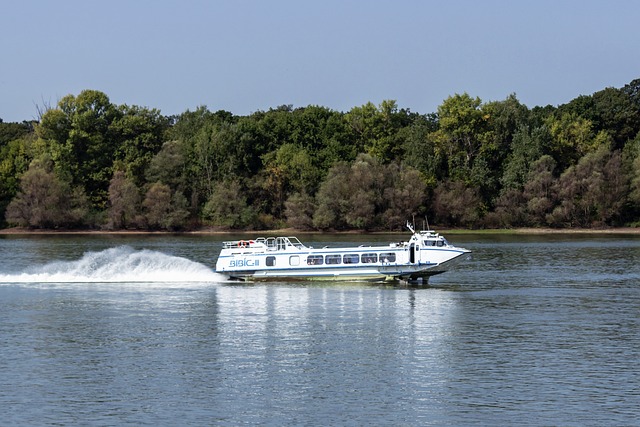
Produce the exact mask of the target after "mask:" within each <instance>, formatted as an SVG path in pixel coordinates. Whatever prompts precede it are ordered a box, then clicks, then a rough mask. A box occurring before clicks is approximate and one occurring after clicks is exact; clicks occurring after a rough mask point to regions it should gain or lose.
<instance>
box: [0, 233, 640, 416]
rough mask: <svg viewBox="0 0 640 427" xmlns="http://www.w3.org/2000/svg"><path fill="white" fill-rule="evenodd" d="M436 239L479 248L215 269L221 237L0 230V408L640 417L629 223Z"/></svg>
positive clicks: (637, 272) (639, 304)
mask: <svg viewBox="0 0 640 427" xmlns="http://www.w3.org/2000/svg"><path fill="white" fill-rule="evenodd" d="M225 237H226V236H225ZM402 237H406V236H402ZM448 237H449V239H450V240H451V241H453V242H455V243H456V244H459V245H460V246H465V247H467V248H469V249H472V250H473V251H474V253H473V258H472V259H471V260H469V261H467V262H465V263H463V264H461V265H460V266H459V267H457V268H456V270H455V271H451V272H448V273H445V274H443V275H440V276H436V277H434V278H432V279H431V282H430V284H429V286H423V287H418V288H414V287H401V286H400V287H392V286H382V287H381V286H372V285H367V284H359V283H340V282H336V283H270V284H237V283H230V282H226V281H225V280H224V277H222V276H220V275H217V274H215V273H213V272H212V271H211V267H212V266H213V265H214V264H215V258H216V256H217V253H218V251H219V248H220V241H221V240H222V239H223V237H203V236H184V237H180V236H153V237H141V236H137V237H124V236H121V237H108V236H92V237H78V236H56V237H46V236H39V237H0V253H1V254H2V257H1V259H0V407H1V408H2V416H1V419H2V423H1V424H3V425H40V426H51V425H136V426H138V425H229V426H232V425H233V426H235V425H274V426H276V425H277V426H280V425H353V426H357V425H438V426H440V425H467V426H468V425H532V426H534V425H535V426H538V425H565V426H570V425H575V426H585V425H594V426H603V425H612V426H620V425H640V369H638V366H637V365H638V361H639V360H640V319H639V315H640V237H624V236H599V235H597V234H594V235H587V236H583V235H581V236H499V235H462V236H448ZM399 238H400V236H392V237H390V236H373V237H371V236H369V237H363V236H308V237H305V238H303V239H302V240H304V241H307V242H309V241H311V242H312V243H313V242H316V243H317V244H319V242H321V243H322V244H323V245H325V244H337V245H343V244H345V243H346V242H347V241H351V242H359V244H360V243H365V242H367V241H370V240H371V239H376V240H387V239H391V240H393V241H395V240H398V239H399Z"/></svg>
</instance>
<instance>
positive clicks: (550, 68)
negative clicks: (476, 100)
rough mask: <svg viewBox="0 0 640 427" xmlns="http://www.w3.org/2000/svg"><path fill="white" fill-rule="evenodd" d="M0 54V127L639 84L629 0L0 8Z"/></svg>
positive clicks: (130, 1) (543, 94)
mask: <svg viewBox="0 0 640 427" xmlns="http://www.w3.org/2000/svg"><path fill="white" fill-rule="evenodd" d="M0 57H1V58H2V60H1V61H0V118H2V119H3V120H4V121H5V122H12V121H22V120H30V119H33V118H35V117H36V116H37V108H36V106H44V105H51V106H55V105H56V103H57V101H58V100H59V99H60V98H61V97H63V96H65V95H67V94H74V95H77V94H78V93H80V91H82V90H84V89H96V90H100V91H103V92H105V93H106V94H107V95H108V96H109V98H110V100H111V102H113V103H115V104H128V105H139V106H145V107H149V108H158V109H160V110H161V112H162V113H163V114H166V115H170V114H179V113H182V112H184V111H186V110H193V109H195V108H197V107H198V106H200V105H206V106H207V107H208V108H209V109H210V110H212V111H216V110H219V109H223V110H227V111H230V112H232V113H234V114H236V115H247V114H250V113H252V112H255V111H258V110H268V109H269V108H272V107H273V108H275V107H277V106H279V105H283V104H292V105H293V106H294V107H303V106H307V105H310V104H312V105H321V106H325V107H329V108H331V109H334V110H338V111H348V110H350V109H351V108H352V107H355V106H360V105H363V104H365V103H366V102H368V101H371V102H373V103H374V104H376V105H377V104H380V102H381V101H383V100H385V99H394V100H396V101H397V102H398V106H399V107H401V108H409V109H411V111H414V112H418V113H424V114H426V113H431V112H435V111H436V110H437V108H438V105H440V104H441V103H442V101H443V100H444V99H445V98H446V97H448V96H450V95H453V94H455V93H463V92H467V93H469V94H470V95H471V96H474V97H475V96H478V97H480V99H482V101H484V102H487V101H498V100H503V99H505V98H506V97H507V96H508V95H509V94H511V93H515V94H516V96H517V97H518V99H519V100H520V101H521V102H523V103H524V104H526V105H527V106H529V107H533V106H536V105H547V104H552V105H558V104H562V103H565V102H568V101H570V100H571V99H573V98H575V97H577V96H579V95H590V94H592V93H594V92H596V91H598V90H601V89H604V88H605V87H622V86H624V85H625V84H627V83H629V82H630V81H631V80H633V79H636V78H640V1H636V0H607V1H605V0H602V1H593V0H535V1H525V0H475V1H474V0H468V1H462V0H460V1H455V0H438V1H431V0H422V1H420V0H393V1H392V0H387V1H379V0H318V1H310V0H227V1H222V0H208V1H207V0H179V1H178V0H175V1H174V0H154V1H151V0H149V1H144V0H108V1H94V0H57V1H54V0H21V1H6V2H3V4H2V6H0Z"/></svg>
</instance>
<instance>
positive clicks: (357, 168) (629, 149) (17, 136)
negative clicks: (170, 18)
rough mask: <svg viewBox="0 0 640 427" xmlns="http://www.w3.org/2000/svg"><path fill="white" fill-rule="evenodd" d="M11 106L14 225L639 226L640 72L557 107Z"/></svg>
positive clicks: (7, 212) (91, 98)
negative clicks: (422, 110) (23, 109)
mask: <svg viewBox="0 0 640 427" xmlns="http://www.w3.org/2000/svg"><path fill="white" fill-rule="evenodd" d="M38 110H39V117H38V120H33V121H24V122H22V123H4V122H2V120H0V162H1V163H0V218H1V219H0V226H1V227H12V226H19V227H27V228H47V229H62V228H64V229H69V228H73V229H105V230H121V229H142V230H192V229H197V228H201V227H215V228H219V229H247V230H248V229H275V228H283V227H293V228H296V229H301V230H347V229H359V230H398V229H400V228H402V226H403V224H404V223H405V222H406V220H408V219H411V218H416V219H421V218H425V217H428V219H429V221H430V222H431V224H436V225H438V226H446V227H465V228H509V227H523V226H527V227H559V228H560V227H611V226H632V227H637V226H640V79H637V80H634V81H632V82H631V83H629V84H627V85H625V86H624V87H622V88H605V89H603V90H601V91H599V92H596V93H594V94H592V95H583V96H579V97H577V98H575V99H574V100H572V101H571V102H569V103H567V104H563V105H560V106H557V107H554V106H545V107H534V108H528V107H527V106H525V105H523V104H522V103H521V102H519V101H518V99H517V97H516V96H515V95H511V96H509V97H507V98H506V99H505V100H503V101H491V102H486V103H484V102H482V100H480V99H479V98H477V97H476V98H474V97H472V96H470V95H469V94H466V93H464V94H461V95H460V94H456V95H453V96H450V97H448V98H447V99H445V100H444V101H443V102H442V104H441V105H440V106H439V107H438V109H437V112H434V113H430V114H419V113H415V112H412V111H410V110H409V109H403V108H400V107H399V106H398V105H397V103H396V102H395V101H390V100H388V101H383V102H382V103H381V104H380V105H378V106H376V105H374V104H372V103H368V104H366V105H362V106H359V107H354V108H352V109H351V110H350V111H348V112H346V113H345V112H338V111H333V110H331V109H328V108H324V107H321V106H308V107H302V108H292V107H291V106H287V105H283V106H280V107H277V108H273V109H270V110H269V111H258V112H255V113H253V114H251V115H248V116H235V115H233V114H232V113H230V112H227V111H216V112H212V111H209V110H208V109H207V108H206V107H200V108H198V109H196V110H195V111H186V112H184V113H182V114H180V115H178V116H169V117H167V116H163V115H162V114H161V113H160V111H158V110H157V109H150V108H146V107H139V106H128V105H115V104H112V103H111V102H110V100H109V97H108V96H107V95H106V94H105V93H102V92H99V91H95V90H85V91H83V92H81V93H80V94H78V95H77V96H74V95H67V96H65V97H64V98H62V99H61V100H60V101H59V102H58V104H57V106H56V107H55V108H39V109H38Z"/></svg>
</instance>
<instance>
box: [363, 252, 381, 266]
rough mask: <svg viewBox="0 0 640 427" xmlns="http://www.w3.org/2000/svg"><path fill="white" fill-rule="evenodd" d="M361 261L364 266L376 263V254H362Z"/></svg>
mask: <svg viewBox="0 0 640 427" xmlns="http://www.w3.org/2000/svg"><path fill="white" fill-rule="evenodd" d="M361 261H362V262H363V263H364V264H370V263H373V262H378V254H362V258H361Z"/></svg>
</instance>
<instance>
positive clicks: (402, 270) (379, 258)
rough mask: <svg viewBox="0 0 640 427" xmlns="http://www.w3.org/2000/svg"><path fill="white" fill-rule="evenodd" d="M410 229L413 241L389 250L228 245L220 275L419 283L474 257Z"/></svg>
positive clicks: (291, 243)
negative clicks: (469, 256) (469, 257)
mask: <svg viewBox="0 0 640 427" xmlns="http://www.w3.org/2000/svg"><path fill="white" fill-rule="evenodd" d="M407 228H409V230H410V231H411V233H412V235H411V238H410V239H409V240H408V241H405V242H399V243H390V244H388V245H383V246H365V245H361V246H357V247H345V248H328V247H324V248H319V249H316V248H313V247H311V246H305V245H304V244H302V243H301V242H300V240H298V239H297V238H296V237H268V238H264V237H259V238H257V239H255V240H234V241H226V242H223V247H222V250H221V252H220V256H219V257H218V261H217V262H216V272H217V273H220V274H224V275H226V276H228V277H229V278H231V279H238V280H307V279H313V280H317V279H330V280H331V279H332V280H367V281H418V280H426V279H427V278H428V277H429V276H433V275H435V274H440V273H444V272H445V271H447V270H448V269H449V268H451V267H452V266H453V265H455V264H457V263H458V262H460V261H462V260H464V259H466V258H467V257H468V255H469V254H470V253H471V251H469V250H468V249H464V248H459V247H456V246H453V245H451V244H450V243H449V242H448V241H447V239H445V238H444V236H442V235H440V234H439V233H436V232H435V231H432V230H423V231H418V232H416V231H415V229H414V228H413V227H412V226H411V225H410V224H407Z"/></svg>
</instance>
